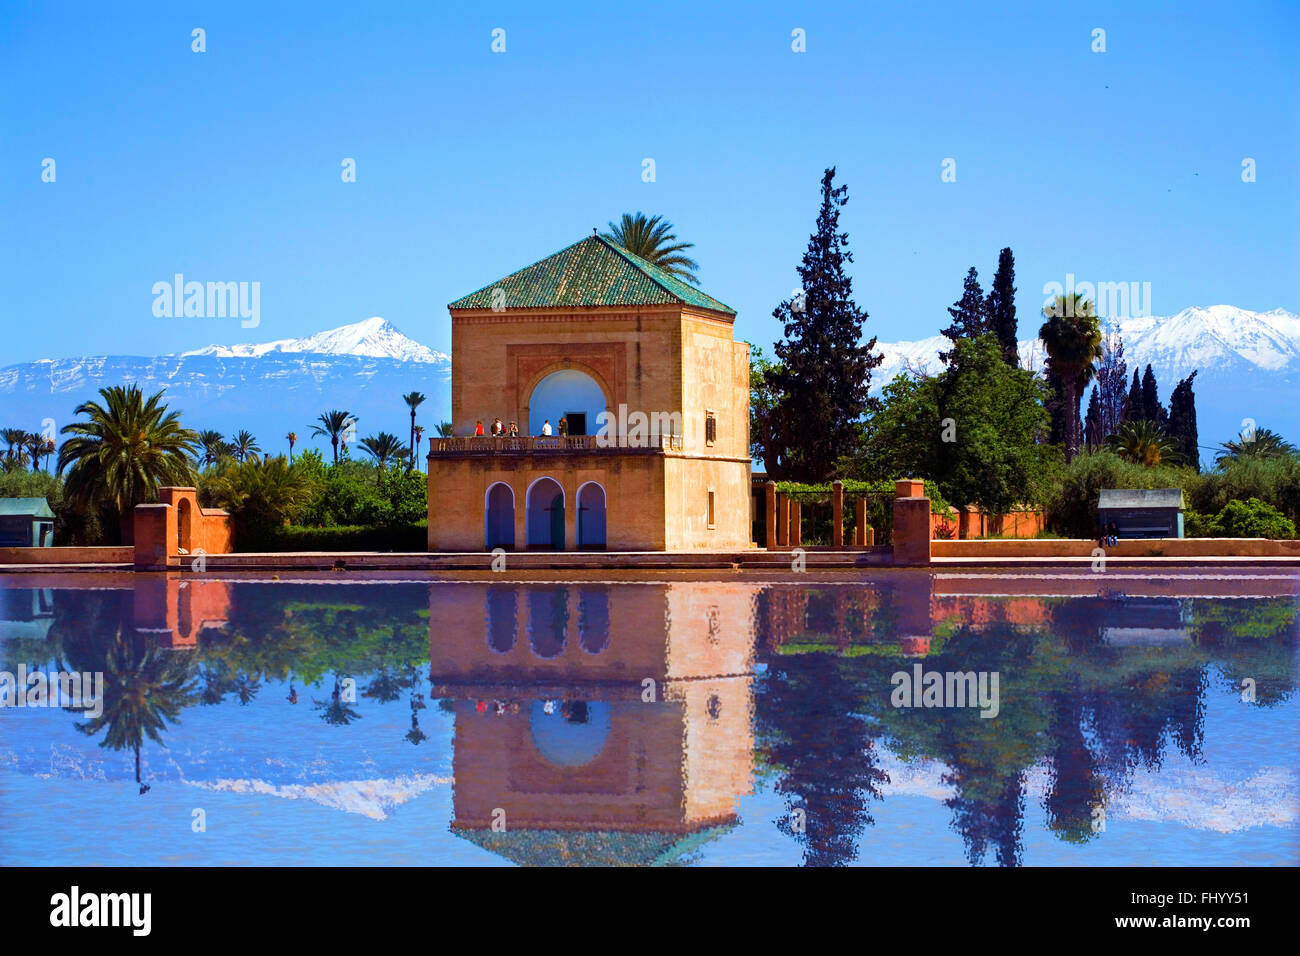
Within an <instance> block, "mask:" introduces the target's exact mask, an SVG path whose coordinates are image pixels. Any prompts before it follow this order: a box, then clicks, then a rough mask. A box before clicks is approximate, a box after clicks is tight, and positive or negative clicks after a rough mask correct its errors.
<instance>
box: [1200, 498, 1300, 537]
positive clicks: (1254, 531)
mask: <svg viewBox="0 0 1300 956" xmlns="http://www.w3.org/2000/svg"><path fill="white" fill-rule="evenodd" d="M1208 530H1209V534H1210V537H1212V538H1294V537H1295V524H1294V523H1293V522H1291V521H1290V520H1288V519H1287V517H1286V516H1285V515H1283V514H1282V513H1281V512H1279V511H1278V510H1277V509H1276V508H1274V507H1273V506H1272V505H1270V504H1268V503H1267V502H1264V501H1260V500H1259V499H1258V498H1251V499H1249V500H1248V501H1241V500H1233V501H1229V502H1228V503H1227V504H1226V505H1224V506H1223V510H1222V511H1220V512H1219V513H1218V514H1217V515H1215V516H1214V517H1213V518H1211V519H1210V521H1209V526H1208Z"/></svg>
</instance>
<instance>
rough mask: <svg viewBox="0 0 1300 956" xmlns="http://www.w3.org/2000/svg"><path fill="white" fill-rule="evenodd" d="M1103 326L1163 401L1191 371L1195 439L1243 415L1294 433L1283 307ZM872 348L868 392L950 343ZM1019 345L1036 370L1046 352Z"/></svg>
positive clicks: (1298, 430)
mask: <svg viewBox="0 0 1300 956" xmlns="http://www.w3.org/2000/svg"><path fill="white" fill-rule="evenodd" d="M1033 321H1034V322H1035V324H1036V323H1037V322H1038V321H1039V320H1038V319H1037V318H1035V319H1034V320H1033ZM1026 327H1030V326H1029V323H1028V322H1026V321H1025V320H1024V319H1022V320H1021V328H1022V329H1024V328H1026ZM1103 327H1104V328H1105V329H1106V331H1108V332H1118V333H1119V336H1120V338H1121V339H1122V341H1123V343H1124V361H1125V362H1126V363H1127V364H1128V371H1129V375H1130V376H1131V375H1132V374H1133V370H1134V369H1136V370H1137V371H1138V372H1139V373H1140V372H1142V371H1143V370H1144V369H1145V368H1146V366H1147V365H1148V364H1150V365H1151V370H1152V372H1153V373H1154V374H1155V376H1156V381H1157V383H1158V384H1159V386H1160V397H1161V399H1162V400H1163V401H1166V402H1167V401H1168V400H1169V393H1170V392H1171V391H1172V390H1173V388H1174V386H1175V385H1176V384H1177V383H1178V381H1179V379H1182V378H1184V377H1186V376H1188V375H1190V374H1191V373H1192V372H1193V371H1195V372H1196V373H1197V375H1196V379H1195V381H1194V383H1193V388H1194V390H1195V392H1196V408H1197V419H1198V426H1199V429H1198V430H1199V432H1200V443H1201V445H1203V446H1212V445H1217V444H1220V443H1221V442H1223V441H1225V440H1227V439H1228V438H1231V437H1232V436H1233V434H1234V433H1235V432H1237V431H1239V430H1240V429H1241V428H1242V422H1243V421H1244V420H1246V419H1251V420H1253V421H1255V422H1256V423H1257V425H1258V426H1259V427H1268V428H1272V429H1273V430H1274V431H1279V432H1281V433H1282V434H1283V435H1286V436H1287V437H1289V438H1291V439H1292V440H1295V439H1297V438H1300V408H1297V407H1296V406H1297V404H1298V403H1297V399H1300V316H1297V315H1295V314H1294V313H1291V312H1287V311H1285V310H1283V309H1273V310H1272V311H1270V312H1251V311H1250V310H1248V309H1238V308H1236V307H1235V306H1230V305H1212V306H1209V307H1205V308H1202V307H1197V306H1193V307H1192V308H1187V309H1183V311H1181V312H1179V313H1178V314H1177V315H1171V316H1163V317H1162V316H1146V317H1142V318H1128V319H1123V320H1120V321H1118V322H1114V321H1111V322H1108V321H1106V320H1103ZM876 347H877V348H878V349H879V350H880V352H881V353H882V354H883V356H884V361H883V362H882V363H881V365H880V366H879V367H878V368H877V369H876V370H875V371H873V372H872V376H871V391H872V393H873V394H879V393H880V390H881V389H882V388H884V386H885V385H887V384H888V383H889V382H890V381H891V380H892V379H893V378H894V376H895V375H898V374H899V373H905V372H909V371H911V372H924V371H928V372H931V373H934V372H937V371H939V370H940V369H941V368H942V364H941V363H940V361H939V352H940V351H941V350H942V351H947V350H948V349H949V348H951V347H952V343H951V342H950V341H949V340H948V339H946V338H944V337H943V336H941V335H935V336H931V337H930V338H926V339H918V340H916V341H912V342H880V343H877V346H876ZM1019 350H1020V362H1021V364H1022V365H1023V366H1024V367H1025V368H1031V369H1035V370H1039V371H1041V370H1042V368H1043V362H1044V360H1045V358H1046V352H1045V351H1044V349H1043V345H1042V343H1041V342H1039V341H1038V340H1037V339H1022V340H1021V341H1020V343H1019Z"/></svg>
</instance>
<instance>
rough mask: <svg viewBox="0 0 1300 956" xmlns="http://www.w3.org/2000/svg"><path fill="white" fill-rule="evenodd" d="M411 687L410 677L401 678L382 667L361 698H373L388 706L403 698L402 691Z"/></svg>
mask: <svg viewBox="0 0 1300 956" xmlns="http://www.w3.org/2000/svg"><path fill="white" fill-rule="evenodd" d="M410 686H411V678H410V677H399V676H397V675H395V674H392V673H389V670H388V668H387V667H380V668H379V670H378V671H376V672H375V676H374V677H373V678H372V679H371V681H370V683H369V684H367V685H366V689H365V690H363V691H362V692H361V696H362V697H371V698H374V699H375V700H377V701H379V702H380V703H381V704H387V703H389V702H391V701H394V700H397V698H399V697H401V696H402V691H404V690H405V689H406V688H408V687H410Z"/></svg>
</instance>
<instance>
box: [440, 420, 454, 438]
mask: <svg viewBox="0 0 1300 956" xmlns="http://www.w3.org/2000/svg"><path fill="white" fill-rule="evenodd" d="M455 433H456V426H455V425H453V424H452V423H451V422H439V423H438V437H440V438H451V437H452V435H454V434H455Z"/></svg>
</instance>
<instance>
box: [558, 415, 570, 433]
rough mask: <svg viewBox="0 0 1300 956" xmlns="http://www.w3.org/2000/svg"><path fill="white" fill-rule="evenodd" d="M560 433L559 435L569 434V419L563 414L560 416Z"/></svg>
mask: <svg viewBox="0 0 1300 956" xmlns="http://www.w3.org/2000/svg"><path fill="white" fill-rule="evenodd" d="M560 434H561V435H567V434H569V420H568V419H567V418H565V417H564V416H563V415H561V416H560Z"/></svg>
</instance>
